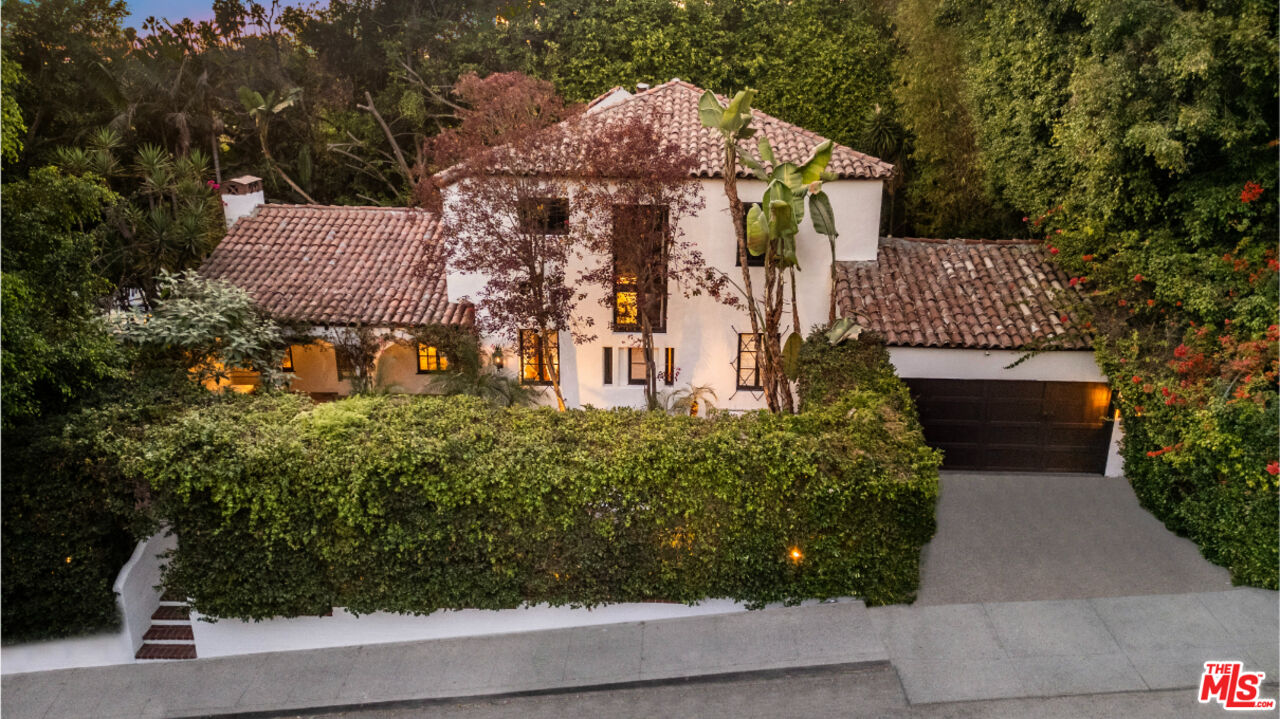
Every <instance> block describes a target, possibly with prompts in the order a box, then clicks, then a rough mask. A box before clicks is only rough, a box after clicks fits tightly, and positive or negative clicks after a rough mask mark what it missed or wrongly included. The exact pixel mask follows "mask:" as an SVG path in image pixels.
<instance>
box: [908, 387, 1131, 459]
mask: <svg viewBox="0 0 1280 719" xmlns="http://www.w3.org/2000/svg"><path fill="white" fill-rule="evenodd" d="M906 383H907V386H908V387H910V388H911V395H912V397H913V398H914V399H915V402H916V406H917V408H918V409H919V412H920V422H921V424H923V425H924V436H925V441H926V442H928V443H929V445H930V446H932V447H936V448H938V449H941V450H942V451H943V452H945V454H946V456H945V459H944V460H943V467H944V468H946V469H961V470H986V471H1021V472H1027V471H1031V472H1093V473H1101V472H1103V471H1104V470H1105V467H1106V462H1107V450H1108V447H1109V445H1110V440H1111V429H1112V417H1111V410H1110V404H1111V392H1110V390H1109V388H1108V387H1107V385H1106V384H1103V383H1097V382H1037V381H1012V380H955V379H907V380H906Z"/></svg>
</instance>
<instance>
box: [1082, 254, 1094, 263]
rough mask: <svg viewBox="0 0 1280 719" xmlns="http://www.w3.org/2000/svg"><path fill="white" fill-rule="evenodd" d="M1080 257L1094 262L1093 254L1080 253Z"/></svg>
mask: <svg viewBox="0 0 1280 719" xmlns="http://www.w3.org/2000/svg"><path fill="white" fill-rule="evenodd" d="M1080 259H1082V260H1084V261H1085V262H1093V255H1080Z"/></svg>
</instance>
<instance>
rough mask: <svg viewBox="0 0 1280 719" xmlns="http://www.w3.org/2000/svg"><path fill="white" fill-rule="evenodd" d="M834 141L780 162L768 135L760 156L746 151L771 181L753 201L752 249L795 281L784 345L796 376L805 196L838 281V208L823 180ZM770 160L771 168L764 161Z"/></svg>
mask: <svg viewBox="0 0 1280 719" xmlns="http://www.w3.org/2000/svg"><path fill="white" fill-rule="evenodd" d="M832 147H833V145H832V142H831V141H830V140H827V141H826V142H823V143H822V144H820V145H818V146H817V147H816V148H814V150H813V153H812V154H811V155H810V156H809V159H808V160H806V161H805V162H804V163H803V164H801V165H797V164H795V163H793V162H783V163H779V162H778V161H777V158H776V157H775V156H774V153H773V147H772V145H770V144H769V139H768V138H766V137H761V138H760V141H759V143H757V149H758V151H759V153H760V157H759V159H756V158H754V157H752V156H751V155H750V153H743V156H742V160H743V164H745V165H746V166H747V167H749V168H751V171H752V172H753V173H755V175H756V177H757V178H759V179H760V181H761V182H766V183H768V184H767V185H766V187H765V191H764V197H763V198H762V199H761V201H760V202H759V203H757V204H753V205H752V206H751V209H750V210H749V211H748V213H747V251H748V252H750V253H751V254H752V255H756V256H760V255H765V256H766V260H765V263H766V265H768V264H770V263H771V262H770V261H772V264H773V265H774V266H776V267H778V268H779V269H783V270H786V271H787V273H788V276H789V278H790V280H791V312H792V328H793V331H792V333H791V335H790V336H789V337H787V342H786V344H785V345H784V346H783V348H782V366H783V372H785V373H786V374H787V376H789V377H795V376H796V374H797V370H798V367H797V365H798V363H799V358H800V346H801V345H802V344H803V343H804V339H803V337H802V336H801V334H800V332H801V326H800V313H799V309H798V308H797V306H796V274H795V273H796V271H797V270H800V269H801V268H800V260H799V256H798V254H797V252H796V236H797V235H798V234H799V232H800V227H801V225H802V224H803V222H804V217H805V205H806V203H805V200H806V199H808V208H809V216H810V218H811V219H810V221H811V222H812V224H813V229H814V231H815V232H817V233H818V234H821V235H825V236H826V237H827V242H828V244H829V245H830V247H831V273H832V287H834V286H835V284H834V282H835V259H836V237H837V236H838V234H837V232H836V225H835V213H834V212H833V211H832V209H831V200H830V198H828V197H827V193H825V192H823V190H822V183H823V181H825V180H830V179H832V174H831V173H830V172H828V171H827V165H828V164H830V162H831V150H832ZM766 163H767V164H768V165H769V168H770V169H768V170H766V169H765V167H764V165H765V164H766Z"/></svg>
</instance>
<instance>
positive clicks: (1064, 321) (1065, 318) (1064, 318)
mask: <svg viewBox="0 0 1280 719" xmlns="http://www.w3.org/2000/svg"><path fill="white" fill-rule="evenodd" d="M1058 320H1060V321H1061V322H1062V324H1064V325H1065V324H1066V323H1068V322H1070V321H1071V318H1070V317H1067V316H1066V315H1063V316H1061V317H1059V318H1058Z"/></svg>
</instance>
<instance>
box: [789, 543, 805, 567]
mask: <svg viewBox="0 0 1280 719" xmlns="http://www.w3.org/2000/svg"><path fill="white" fill-rule="evenodd" d="M789 556H790V557H791V561H793V562H797V563H798V562H799V561H800V560H801V559H804V555H803V554H801V553H800V548H799V547H792V548H791V552H790V553H789Z"/></svg>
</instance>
